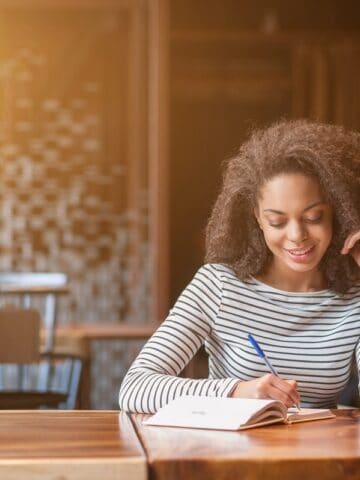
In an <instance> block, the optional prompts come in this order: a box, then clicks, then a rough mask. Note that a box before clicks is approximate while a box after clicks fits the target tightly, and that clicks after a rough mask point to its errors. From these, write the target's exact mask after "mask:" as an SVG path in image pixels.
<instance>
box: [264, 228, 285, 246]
mask: <svg viewBox="0 0 360 480" xmlns="http://www.w3.org/2000/svg"><path fill="white" fill-rule="evenodd" d="M263 235H264V239H265V243H266V244H267V245H274V244H276V243H278V242H280V241H281V239H282V238H283V233H282V231H281V230H276V229H273V228H271V229H270V228H266V227H265V228H264V229H263Z"/></svg>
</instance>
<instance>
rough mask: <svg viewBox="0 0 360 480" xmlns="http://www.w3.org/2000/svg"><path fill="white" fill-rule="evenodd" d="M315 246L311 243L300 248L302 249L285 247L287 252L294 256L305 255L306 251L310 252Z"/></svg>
mask: <svg viewBox="0 0 360 480" xmlns="http://www.w3.org/2000/svg"><path fill="white" fill-rule="evenodd" d="M314 248H315V245H312V246H311V247H307V248H302V249H291V250H290V249H285V250H286V251H287V252H288V253H290V254H291V255H295V256H299V257H300V256H303V255H307V254H308V253H310V252H311V251H312V250H313V249H314Z"/></svg>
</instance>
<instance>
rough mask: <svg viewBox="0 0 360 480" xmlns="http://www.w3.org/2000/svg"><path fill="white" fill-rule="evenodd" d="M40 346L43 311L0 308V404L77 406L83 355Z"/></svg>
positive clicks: (4, 406)
mask: <svg viewBox="0 0 360 480" xmlns="http://www.w3.org/2000/svg"><path fill="white" fill-rule="evenodd" d="M39 347H40V315H39V313H38V312H37V311H36V310H33V309H24V308H16V307H5V308H0V363H1V365H0V408H37V407H39V408H40V407H41V408H64V409H72V408H75V405H76V400H77V394H78V390H79V384H80V378H81V371H82V358H80V357H78V356H76V355H71V354H69V353H46V354H44V353H43V354H40V352H39V349H40V348H39Z"/></svg>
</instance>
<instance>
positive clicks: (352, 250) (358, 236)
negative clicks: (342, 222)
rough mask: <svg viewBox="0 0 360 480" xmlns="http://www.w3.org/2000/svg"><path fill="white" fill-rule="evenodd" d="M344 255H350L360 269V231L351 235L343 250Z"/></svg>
mask: <svg viewBox="0 0 360 480" xmlns="http://www.w3.org/2000/svg"><path fill="white" fill-rule="evenodd" d="M341 253H342V254H343V255H346V254H348V253H349V254H350V255H351V256H352V257H353V259H354V260H355V262H356V263H357V264H358V265H359V267H360V230H358V231H357V232H353V233H351V234H350V235H349V236H348V237H347V239H346V240H345V242H344V246H343V248H342V250H341Z"/></svg>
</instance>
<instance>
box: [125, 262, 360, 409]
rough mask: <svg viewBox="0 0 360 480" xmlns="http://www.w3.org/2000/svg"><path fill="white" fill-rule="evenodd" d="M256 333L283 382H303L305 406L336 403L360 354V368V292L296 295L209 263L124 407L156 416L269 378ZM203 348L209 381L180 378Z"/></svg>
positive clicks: (151, 345)
mask: <svg viewBox="0 0 360 480" xmlns="http://www.w3.org/2000/svg"><path fill="white" fill-rule="evenodd" d="M248 333H251V334H252V335H253V336H254V337H255V338H256V339H257V340H258V342H259V343H260V345H261V346H262V348H263V350H264V351H265V352H266V354H267V356H268V358H269V359H270V361H271V363H272V364H273V365H274V367H275V368H276V370H277V371H278V373H279V375H280V376H281V377H282V378H284V379H294V380H296V381H297V382H298V389H299V392H300V395H301V404H302V405H303V406H306V407H310V406H313V407H323V406H327V407H331V406H335V405H336V400H337V396H338V395H339V393H340V392H341V390H342V389H343V387H344V385H345V384H346V382H347V380H348V378H349V374H350V366H351V361H352V357H353V354H354V352H355V350H356V359H357V363H358V367H359V364H360V345H359V337H360V287H354V288H353V289H352V290H351V291H349V292H348V293H346V294H345V295H342V296H340V295H337V294H335V293H334V292H331V291H327V290H326V291H321V292H312V293H288V292H283V291H280V290H276V289H274V288H271V287H269V286H267V285H264V284H262V283H260V282H258V281H257V280H255V279H249V280H248V281H246V282H243V281H240V280H239V279H238V278H237V277H236V276H235V274H234V273H233V272H232V270H230V269H229V268H227V267H225V266H222V265H217V264H211V265H210V264H209V265H205V266H203V267H202V268H200V270H199V271H198V272H197V274H196V275H195V277H194V278H193V280H192V281H191V283H190V284H189V285H188V286H187V287H186V289H185V290H184V291H183V293H182V294H181V295H180V297H179V299H178V301H177V302H176V304H175V306H174V308H173V309H172V310H171V311H170V314H169V316H168V317H167V319H166V320H165V321H164V322H163V324H162V325H161V326H160V327H159V329H158V330H157V331H156V332H155V334H154V335H153V336H152V338H151V339H150V340H149V341H148V343H147V344H146V345H145V347H144V348H143V350H142V351H141V352H140V354H139V356H138V357H137V359H136V360H135V362H134V363H133V365H132V366H131V368H130V370H129V371H128V373H127V375H126V377H125V378H124V381H123V383H122V386H121V389H120V396H119V402H120V408H121V409H123V410H126V411H131V412H144V413H153V412H155V411H156V410H157V409H158V408H160V407H161V406H162V405H165V404H166V403H167V402H169V401H170V400H172V399H174V398H176V397H178V396H180V395H182V394H191V395H205V396H210V395H211V396H227V395H229V393H230V392H231V390H232V389H233V388H234V386H235V385H236V383H237V382H238V381H239V380H252V379H254V378H257V377H259V376H261V375H264V374H266V373H268V371H267V367H266V366H265V365H264V364H263V362H262V360H261V359H260V358H259V357H257V355H256V352H255V351H254V350H253V347H252V346H251V345H250V344H249V342H248V340H247V335H248ZM203 344H204V345H205V349H206V351H207V352H208V354H209V378H208V379H200V380H198V379H196V380H194V379H185V378H178V377H177V375H178V374H179V373H180V372H181V370H182V369H183V368H184V366H185V365H186V364H187V363H188V362H189V361H190V360H191V358H192V357H193V356H194V354H195V353H196V351H197V350H198V349H199V348H200V346H201V345H203Z"/></svg>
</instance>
